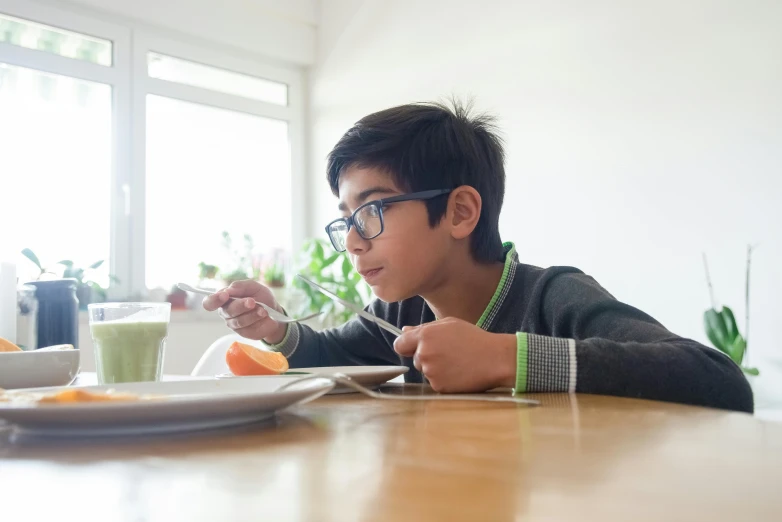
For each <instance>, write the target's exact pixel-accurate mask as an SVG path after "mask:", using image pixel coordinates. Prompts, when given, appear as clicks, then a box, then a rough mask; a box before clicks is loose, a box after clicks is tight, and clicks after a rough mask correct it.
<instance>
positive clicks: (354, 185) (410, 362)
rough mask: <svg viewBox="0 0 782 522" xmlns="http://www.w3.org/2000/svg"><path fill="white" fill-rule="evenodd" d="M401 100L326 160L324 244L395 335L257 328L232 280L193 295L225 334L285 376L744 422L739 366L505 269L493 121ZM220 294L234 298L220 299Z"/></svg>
mask: <svg viewBox="0 0 782 522" xmlns="http://www.w3.org/2000/svg"><path fill="white" fill-rule="evenodd" d="M454 105H455V106H454V107H453V108H452V109H451V108H448V107H446V106H443V105H440V104H429V103H426V104H410V105H403V106H400V107H395V108H391V109H387V110H384V111H380V112H377V113H374V114H370V115H369V116H366V117H365V118H363V119H362V120H360V121H359V122H358V123H356V124H355V125H354V126H353V128H351V129H350V130H348V131H347V133H345V135H344V136H343V137H342V138H341V139H340V141H339V142H338V143H337V145H336V146H335V147H334V149H333V150H332V151H331V153H330V154H329V158H328V169H327V170H328V172H327V177H328V182H329V184H330V186H331V190H332V192H333V193H334V195H335V196H337V197H338V198H339V200H340V203H339V209H340V211H341V212H342V217H341V218H339V219H337V220H335V221H333V222H332V223H330V224H329V225H328V226H327V227H326V230H327V233H328V235H329V238H330V239H331V242H332V244H333V246H334V247H335V249H337V250H339V251H342V250H347V251H348V253H349V255H350V258H351V261H352V262H353V265H354V266H355V268H356V270H358V272H359V273H360V274H361V275H362V277H363V278H364V279H365V280H366V282H367V283H368V284H369V285H370V286H371V288H372V290H373V291H374V293H375V295H376V296H377V297H378V298H379V299H377V300H374V301H373V302H372V303H370V304H369V305H368V306H367V308H366V309H367V310H368V311H369V312H370V313H372V314H374V315H376V316H378V317H382V318H383V319H385V320H386V321H388V322H390V323H392V324H395V325H397V326H399V327H400V328H402V327H403V330H404V333H403V334H402V335H401V336H400V337H399V338H394V336H393V334H389V333H388V332H386V331H385V330H381V329H379V328H378V327H377V326H376V325H375V324H374V323H372V322H370V321H367V320H365V319H362V318H355V319H353V320H351V321H349V322H348V323H346V324H345V325H343V326H341V327H339V328H335V329H331V330H326V331H324V332H315V331H313V330H312V329H310V328H309V327H307V326H304V325H301V324H291V325H288V326H286V325H284V324H279V323H276V322H275V321H273V320H272V319H270V318H269V317H268V316H267V314H266V312H265V311H264V310H263V308H261V307H257V308H256V306H257V305H256V304H255V303H254V302H253V301H254V300H257V301H261V302H264V303H266V304H268V305H270V306H273V307H275V308H277V309H278V310H281V308H280V306H279V305H278V304H277V303H276V302H275V300H274V297H273V296H272V294H271V292H270V291H269V289H267V288H266V287H264V286H263V285H261V284H260V283H257V282H255V281H241V282H237V283H233V284H231V286H230V287H228V288H226V289H224V290H221V291H220V292H218V293H216V294H214V295H212V296H210V297H207V298H206V299H205V300H204V305H203V306H204V308H206V309H207V310H220V313H221V315H222V316H223V317H224V318H225V320H226V324H227V325H228V326H229V327H230V328H232V329H233V330H234V331H236V333H238V334H240V335H242V336H244V337H246V338H249V339H261V340H263V341H264V342H266V343H267V344H269V345H270V346H271V348H272V349H273V350H278V351H280V352H282V353H283V354H284V355H285V356H286V357H287V358H288V360H289V362H290V365H291V367H293V368H295V367H307V366H339V365H358V364H365V365H382V364H400V362H401V364H404V365H406V366H407V367H408V368H410V371H409V372H408V373H407V374H406V375H405V379H406V381H407V382H422V381H423V378H424V377H425V378H426V380H427V381H428V382H429V383H430V384H431V386H432V388H433V389H435V390H436V391H439V392H448V393H454V392H476V391H485V390H488V389H491V388H496V387H511V388H514V389H515V391H517V392H525V391H528V392H581V393H596V394H606V395H617V396H625V397H639V398H645V399H655V400H663V401H672V402H681V403H687V404H697V405H703V406H712V407H717V408H725V409H733V410H740V411H746V412H752V410H753V402H752V392H751V390H750V388H749V385H748V383H747V381H746V379H745V378H744V376H743V375H742V372H741V370H740V369H739V368H738V367H737V366H736V365H735V364H734V363H733V362H732V361H731V360H730V359H729V358H728V357H726V356H725V355H723V354H722V353H720V352H718V351H716V350H712V349H710V348H707V347H705V346H702V345H700V344H698V343H696V342H695V341H691V340H688V339H683V338H681V337H678V336H676V335H674V334H673V333H671V332H669V331H668V330H666V329H665V328H664V327H663V326H662V325H660V324H659V323H658V322H657V321H655V320H654V319H652V318H651V317H650V316H648V315H646V314H644V313H643V312H641V311H639V310H637V309H635V308H633V307H631V306H629V305H626V304H624V303H621V302H619V301H617V300H616V299H614V298H613V297H612V296H611V295H610V294H609V293H608V292H606V291H605V290H604V289H603V288H602V287H601V286H600V285H598V284H597V282H596V281H595V280H594V279H592V278H591V277H589V276H587V275H585V274H583V273H582V272H581V271H579V270H577V269H575V268H571V267H551V268H547V269H542V268H538V267H534V266H529V265H525V264H522V263H520V262H519V261H518V258H517V253H516V248H515V246H514V245H513V244H511V243H505V244H503V243H502V241H501V240H500V235H499V230H498V222H499V215H500V209H501V207H502V201H503V194H504V187H505V170H504V152H503V148H502V143H501V141H500V139H499V138H498V137H497V136H496V134H495V131H494V126H493V120H492V119H491V118H489V117H486V116H478V117H472V116H471V115H470V114H469V107H467V108H464V107H460V106H459V105H458V104H454ZM229 296H231V297H244V298H247V299H240V300H236V301H231V302H229V301H228V298H229Z"/></svg>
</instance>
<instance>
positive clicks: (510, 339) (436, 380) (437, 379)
mask: <svg viewBox="0 0 782 522" xmlns="http://www.w3.org/2000/svg"><path fill="white" fill-rule="evenodd" d="M403 332H404V333H402V335H401V336H400V337H399V338H397V340H396V341H395V342H394V350H396V352H397V353H398V354H400V355H402V356H405V357H412V358H413V364H414V365H415V367H416V368H417V369H418V371H420V372H421V373H423V374H424V375H425V376H426V378H427V379H428V380H429V383H430V384H431V385H432V388H433V389H434V390H435V391H438V392H443V393H460V392H480V391H486V390H490V389H492V388H498V387H509V388H512V387H513V386H514V384H515V381H516V336H515V335H512V334H495V333H489V332H486V331H485V330H482V329H481V328H478V327H477V326H475V325H473V324H470V323H468V322H466V321H462V320H461V319H455V318H453V317H448V318H445V319H441V320H439V321H435V322H432V323H427V324H423V325H421V326H412V327H411V326H406V327H404V328H403Z"/></svg>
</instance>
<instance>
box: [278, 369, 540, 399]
mask: <svg viewBox="0 0 782 522" xmlns="http://www.w3.org/2000/svg"><path fill="white" fill-rule="evenodd" d="M313 379H327V380H330V381H332V382H334V383H336V384H341V385H343V386H347V387H348V388H351V389H353V390H355V391H357V392H359V393H362V394H364V395H366V396H367V397H371V398H373V399H385V400H394V401H399V400H403V401H483V402H515V403H516V404H527V405H529V406H539V405H540V401H536V400H533V399H521V398H518V397H507V396H503V395H460V394H451V395H391V394H388V393H378V392H376V391H373V390H370V389H369V388H367V387H365V386H363V385H361V384H359V383H357V382H356V381H355V380H353V379H351V378H350V377H349V376H347V375H345V374H344V373H332V374H313V375H309V376H307V377H302V378H301V379H296V380H295V381H292V382H289V383H286V384H283V385H282V386H280V387H279V388H277V391H282V390H285V389H289V388H293V387H294V386H296V385H297V384H299V383H301V382H303V381H309V380H313Z"/></svg>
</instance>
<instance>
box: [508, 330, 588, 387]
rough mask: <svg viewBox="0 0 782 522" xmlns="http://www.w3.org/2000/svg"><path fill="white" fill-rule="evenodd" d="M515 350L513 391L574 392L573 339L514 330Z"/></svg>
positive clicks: (574, 363)
mask: <svg viewBox="0 0 782 522" xmlns="http://www.w3.org/2000/svg"><path fill="white" fill-rule="evenodd" d="M516 349H517V352H516V387H515V388H514V390H513V393H523V392H569V393H573V392H575V391H576V341H574V340H573V339H558V338H555V337H546V336H543V335H535V334H527V333H524V332H518V333H517V334H516Z"/></svg>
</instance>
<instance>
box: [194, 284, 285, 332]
mask: <svg viewBox="0 0 782 522" xmlns="http://www.w3.org/2000/svg"><path fill="white" fill-rule="evenodd" d="M230 297H245V298H246V299H236V300H229V298H230ZM255 301H258V302H261V303H264V304H266V305H268V306H271V307H272V308H274V309H275V310H279V311H280V312H282V310H281V308H280V307H279V306H278V305H277V301H276V300H275V299H274V295H273V294H272V292H271V290H269V289H268V288H266V287H265V286H263V285H262V284H261V283H258V282H257V281H249V280H246V281H235V282H233V283H231V286H229V287H228V288H223V289H222V290H219V291H218V292H216V293H214V294H212V295H210V296H207V297H205V298H204V302H203V307H204V309H205V310H208V311H210V312H214V311H215V310H219V312H218V313H219V314H220V316H221V317H222V318H223V319H225V324H226V326H228V328H230V329H231V330H233V331H234V332H236V333H238V334H239V335H241V336H242V337H245V338H247V339H255V340H261V339H263V340H264V341H265V342H267V343H269V344H277V343H279V342H280V341H282V340H283V338H284V337H285V331H286V325H284V324H281V323H278V322H277V321H274V320H273V319H270V318H269V314H268V313H267V312H266V310H264V309H263V307H262V306H259V305H257V304H256V303H255Z"/></svg>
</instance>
